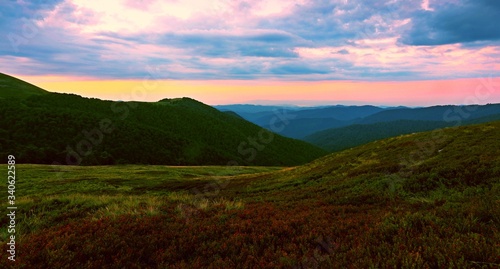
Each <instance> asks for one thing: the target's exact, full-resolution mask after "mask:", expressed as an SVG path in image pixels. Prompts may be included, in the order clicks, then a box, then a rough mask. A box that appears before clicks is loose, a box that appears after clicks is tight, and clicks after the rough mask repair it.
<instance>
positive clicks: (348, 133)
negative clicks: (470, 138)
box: [303, 114, 500, 152]
mask: <svg viewBox="0 0 500 269" xmlns="http://www.w3.org/2000/svg"><path fill="white" fill-rule="evenodd" d="M495 120H500V114H496V115H490V116H486V117H481V118H475V119H472V120H462V121H460V125H462V126H464V125H470V124H478V123H485V122H490V121H495ZM456 125H457V121H453V122H445V121H425V120H395V121H389V122H379V123H374V124H353V125H349V126H345V127H341V128H332V129H328V130H324V131H320V132H317V133H314V134H312V135H309V136H307V137H305V138H304V139H303V140H304V141H306V142H309V143H311V144H313V145H316V146H318V147H320V148H323V149H325V150H327V151H329V152H335V151H341V150H344V149H348V148H353V147H356V146H359V145H363V144H366V143H369V142H372V141H376V140H380V139H384V138H389V137H393V136H398V135H404V134H411V133H416V132H425V131H431V130H435V129H439V128H444V127H453V126H456Z"/></svg>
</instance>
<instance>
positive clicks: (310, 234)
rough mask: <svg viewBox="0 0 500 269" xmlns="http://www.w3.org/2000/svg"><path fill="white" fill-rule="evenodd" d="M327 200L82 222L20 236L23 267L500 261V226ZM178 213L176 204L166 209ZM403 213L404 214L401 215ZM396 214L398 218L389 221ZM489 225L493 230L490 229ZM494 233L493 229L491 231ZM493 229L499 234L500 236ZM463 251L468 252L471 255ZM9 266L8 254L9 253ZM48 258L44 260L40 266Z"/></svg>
mask: <svg viewBox="0 0 500 269" xmlns="http://www.w3.org/2000/svg"><path fill="white" fill-rule="evenodd" d="M393 207H396V205H390V206H388V207H386V209H385V210H381V209H380V208H375V207H373V206H364V207H355V206H338V205H337V206H335V205H328V204H324V203H321V202H311V203H309V204H305V205H293V206H278V205H275V204H272V203H260V204H248V205H247V206H246V207H245V209H243V210H232V211H224V210H223V208H214V209H210V210H208V211H197V212H198V213H197V214H195V215H192V216H191V217H189V218H187V219H186V218H183V217H181V216H180V215H179V214H175V213H165V214H164V215H160V216H143V217H134V216H125V215H124V216H120V217H117V218H104V219H100V220H83V221H81V220H80V221H75V222H72V223H70V224H67V225H64V226H61V227H54V228H51V229H47V230H43V231H40V232H39V233H36V234H32V235H29V236H27V237H25V238H23V240H22V242H20V250H19V255H20V256H21V257H24V258H21V259H20V260H19V264H18V265H19V267H20V268H157V267H158V268H237V267H240V268H293V267H295V268H328V267H329V268H340V267H347V268H349V267H350V268H368V267H369V266H370V265H375V266H376V267H383V268H386V267H391V268H392V267H394V266H395V267H397V268H399V267H406V266H410V265H416V266H417V267H421V266H423V265H424V264H425V266H424V267H431V268H442V267H444V266H445V265H452V264H454V265H456V266H463V267H474V266H475V265H477V266H480V265H481V264H480V263H477V264H474V263H473V262H474V261H481V262H482V265H487V264H486V263H487V262H489V263H498V262H499V261H500V257H499V256H498V247H499V245H498V242H499V241H498V230H497V228H496V227H492V226H484V227H480V226H478V227H476V229H479V230H476V231H469V232H470V233H472V234H473V236H471V234H468V232H467V231H464V233H457V227H456V226H454V225H451V226H446V225H443V224H445V223H439V222H440V221H444V219H443V218H441V217H445V216H439V214H436V215H434V219H432V218H430V217H428V216H421V215H419V213H418V212H416V213H411V211H412V210H411V209H410V208H407V209H405V210H403V209H391V208H393ZM164 210H165V212H174V210H175V209H174V208H173V207H169V208H164ZM403 211H404V212H405V213H403ZM391 219H393V220H394V222H391V221H390V220H391ZM488 229H490V230H488ZM489 236H493V238H490V237H489ZM495 236H496V238H495ZM464 258H465V259H464ZM2 263H4V266H5V259H2ZM42 265H43V266H42Z"/></svg>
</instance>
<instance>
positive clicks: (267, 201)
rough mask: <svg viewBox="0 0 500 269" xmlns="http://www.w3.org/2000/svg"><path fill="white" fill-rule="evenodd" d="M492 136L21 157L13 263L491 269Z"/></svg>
mask: <svg viewBox="0 0 500 269" xmlns="http://www.w3.org/2000/svg"><path fill="white" fill-rule="evenodd" d="M498 137H500V122H494V123H488V124H481V125H474V126H467V127H458V128H447V129H443V130H439V131H433V132H426V133H419V134H413V135H405V136H399V137H395V138H390V139H385V140H381V141H377V142H373V143H369V144H366V145H364V146H361V147H357V148H353V149H350V150H345V151H342V152H339V153H335V154H331V155H328V156H325V157H322V158H320V159H318V160H316V161H314V162H311V163H309V164H307V165H303V166H299V167H295V168H285V169H282V170H279V171H276V168H262V167H165V166H148V167H144V166H105V167H51V166H41V165H18V166H16V167H17V168H16V169H18V171H19V174H22V176H23V178H22V180H19V182H18V185H17V189H18V191H17V192H16V195H18V198H17V199H16V202H17V206H18V208H19V210H18V213H17V214H18V216H19V217H18V221H19V223H21V225H22V226H20V227H22V230H21V231H20V232H19V233H20V234H21V237H20V238H19V240H18V241H17V244H18V245H17V247H18V254H19V262H18V265H19V267H20V268H68V267H75V268H238V267H241V268H498V266H499V265H500V246H499V245H498V244H499V242H500V218H499V216H500V144H499V143H500V142H499V140H498ZM4 168H5V169H6V167H3V168H2V169H4ZM55 172H56V173H55ZM40 186H43V188H41V187H40ZM7 222H8V220H7V217H6V216H5V215H4V216H3V217H2V219H1V224H2V225H1V227H2V228H1V229H0V232H1V234H2V235H5V234H6V228H5V227H7ZM2 238H6V236H2ZM1 243H2V244H4V245H5V244H6V242H5V241H3V242H1ZM8 262H9V261H7V260H6V259H2V260H0V267H2V266H3V267H5V266H7V263H8Z"/></svg>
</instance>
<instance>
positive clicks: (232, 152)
mask: <svg viewBox="0 0 500 269" xmlns="http://www.w3.org/2000/svg"><path fill="white" fill-rule="evenodd" d="M14 82H15V83H14V84H12V85H11V87H12V89H15V90H16V92H17V94H18V95H19V96H25V98H24V99H16V98H8V96H10V95H11V94H10V93H11V92H7V94H5V92H4V91H1V92H0V96H2V97H4V98H3V99H0V118H1V119H2V120H1V121H0V154H3V155H5V156H6V155H8V154H17V156H16V157H17V159H19V161H20V162H24V163H48V164H50V163H53V162H56V163H60V164H85V165H94V164H124V163H137V164H138V163H141V164H171V165H209V164H210V165H212V164H219V165H225V164H227V163H228V162H231V163H232V164H239V165H274V166H282V165H297V164H302V163H305V162H308V161H311V160H313V159H315V158H317V157H319V156H322V155H324V154H325V152H324V151H323V150H321V149H319V148H317V147H315V146H312V145H310V144H308V143H306V142H303V141H298V140H294V139H290V138H285V137H282V136H280V135H277V134H273V133H271V132H269V131H266V130H264V129H262V128H261V127H258V126H256V125H254V124H252V123H249V122H247V121H245V120H243V119H241V118H239V117H237V116H235V115H229V114H226V113H223V112H220V111H219V110H217V109H215V108H212V107H210V106H208V105H205V104H203V103H200V102H198V101H196V100H193V99H189V98H179V99H165V100H162V101H160V102H156V103H145V102H113V101H102V100H99V99H94V98H92V99H90V98H83V97H80V96H77V95H73V94H57V93H46V94H40V95H38V94H33V95H31V96H30V94H29V93H31V91H30V90H29V91H28V93H23V92H24V90H25V88H23V87H24V85H26V84H24V83H23V82H17V81H14ZM16 83H19V84H20V87H18V88H16Z"/></svg>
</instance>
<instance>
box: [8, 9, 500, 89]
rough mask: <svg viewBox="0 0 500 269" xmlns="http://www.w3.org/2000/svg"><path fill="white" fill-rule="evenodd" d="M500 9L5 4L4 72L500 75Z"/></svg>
mask: <svg viewBox="0 0 500 269" xmlns="http://www.w3.org/2000/svg"><path fill="white" fill-rule="evenodd" d="M498 8H499V4H498V2H497V1H493V0H478V1H475V2H474V1H472V0H465V1H456V0H443V1H439V2H438V1H437V0H430V1H427V0H425V1H424V0H408V1H395V0H381V1H371V0H349V1H345V0H272V1H269V0H268V1H265V0H256V1H246V0H214V1H202V2H200V1H197V0H169V1H160V0H143V1H141V3H140V4H139V2H138V1H130V0H106V1H86V0H59V1H41V2H40V1H3V2H2V3H0V10H1V16H0V23H1V25H0V26H2V27H0V36H3V37H4V40H7V42H2V43H0V58H1V59H2V60H4V61H3V62H0V68H1V69H2V71H3V72H8V73H12V74H29V75H44V74H51V75H55V76H56V75H59V76H60V75H68V76H92V77H96V78H109V79H132V78H142V77H143V76H144V75H145V74H147V72H148V71H147V70H148V68H151V67H155V68H158V69H159V70H160V71H161V72H159V74H158V76H159V77H160V78H169V79H191V80H202V79H248V80H254V79H283V80H292V79H296V80H338V79H344V80H418V79H446V78H457V77H464V78H468V77H478V76H485V75H486V76H490V75H494V76H495V75H498V76H500V66H499V64H498V63H497V62H498V57H499V53H500V49H499V45H500V39H499V38H498V37H499V36H500V35H499V34H498V32H499V30H498V29H496V27H495V24H494V22H495V20H496V18H497V17H498V15H499V14H498ZM33 29H34V30H35V31H34V34H32V33H33V31H32V32H30V30H33ZM12 36H15V37H17V38H18V39H15V40H14V44H17V45H16V46H13V43H12V42H11V41H10V40H11V39H12V38H11V39H9V38H10V37H12ZM19 38H20V39H19ZM16 42H17V43H16ZM423 45H425V46H423ZM14 47H15V48H17V49H14Z"/></svg>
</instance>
